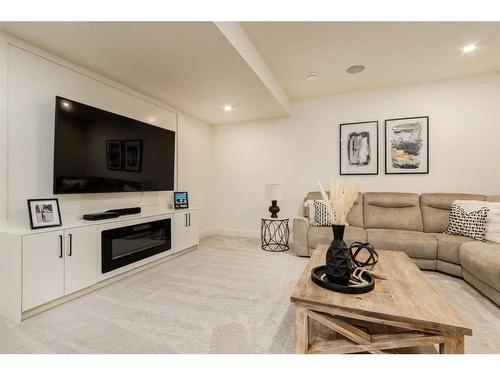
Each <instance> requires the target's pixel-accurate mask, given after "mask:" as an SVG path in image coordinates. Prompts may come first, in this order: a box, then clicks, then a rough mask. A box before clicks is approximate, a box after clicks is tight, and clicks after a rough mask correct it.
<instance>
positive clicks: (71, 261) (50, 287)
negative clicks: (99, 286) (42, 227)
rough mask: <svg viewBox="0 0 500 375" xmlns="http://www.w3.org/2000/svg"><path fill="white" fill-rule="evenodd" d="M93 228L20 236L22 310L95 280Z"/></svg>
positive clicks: (90, 283)
mask: <svg viewBox="0 0 500 375" xmlns="http://www.w3.org/2000/svg"><path fill="white" fill-rule="evenodd" d="M96 241H97V227H95V226H88V227H81V228H72V229H69V230H64V231H62V230H61V231H54V232H47V233H41V234H33V235H29V236H24V237H23V250H22V251H23V297H22V308H23V311H26V310H29V309H31V308H33V307H36V306H39V305H42V304H44V303H47V302H49V301H52V300H55V299H57V298H60V297H62V296H64V295H68V294H71V293H73V292H76V291H78V290H80V289H84V288H86V287H88V286H90V285H92V284H94V283H95V282H96V281H97V267H96V264H97V251H96Z"/></svg>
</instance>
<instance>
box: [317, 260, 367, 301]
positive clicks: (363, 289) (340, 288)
mask: <svg viewBox="0 0 500 375" xmlns="http://www.w3.org/2000/svg"><path fill="white" fill-rule="evenodd" d="M325 269H326V266H319V267H315V268H313V269H312V271H311V279H312V281H314V283H315V284H317V285H319V286H320V287H322V288H325V289H328V290H333V291H334V292H340V293H347V294H361V293H367V292H370V291H372V290H373V288H375V279H374V278H373V276H372V275H370V274H369V273H367V272H365V273H363V276H362V277H363V279H364V280H366V281H367V282H368V284H367V285H360V286H356V285H339V284H335V283H332V282H330V281H328V279H327V278H326V275H325V273H326V271H325Z"/></svg>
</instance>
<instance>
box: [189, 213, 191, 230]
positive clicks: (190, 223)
mask: <svg viewBox="0 0 500 375" xmlns="http://www.w3.org/2000/svg"><path fill="white" fill-rule="evenodd" d="M188 218H189V224H188V226H189V227H190V226H191V212H189V213H188Z"/></svg>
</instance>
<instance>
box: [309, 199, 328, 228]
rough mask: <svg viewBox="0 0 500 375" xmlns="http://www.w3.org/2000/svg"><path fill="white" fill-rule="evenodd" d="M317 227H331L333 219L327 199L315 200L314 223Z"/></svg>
mask: <svg viewBox="0 0 500 375" xmlns="http://www.w3.org/2000/svg"><path fill="white" fill-rule="evenodd" d="M313 225H314V226H315V227H329V226H331V225H332V220H331V218H330V214H329V213H328V209H327V206H326V202H325V201H314V223H313Z"/></svg>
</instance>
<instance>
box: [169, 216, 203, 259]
mask: <svg viewBox="0 0 500 375" xmlns="http://www.w3.org/2000/svg"><path fill="white" fill-rule="evenodd" d="M173 228H174V230H173V240H174V252H178V251H181V250H184V249H188V248H190V247H193V246H196V245H198V242H199V235H198V232H199V230H198V211H197V210H191V211H179V212H176V213H174V224H173Z"/></svg>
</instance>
